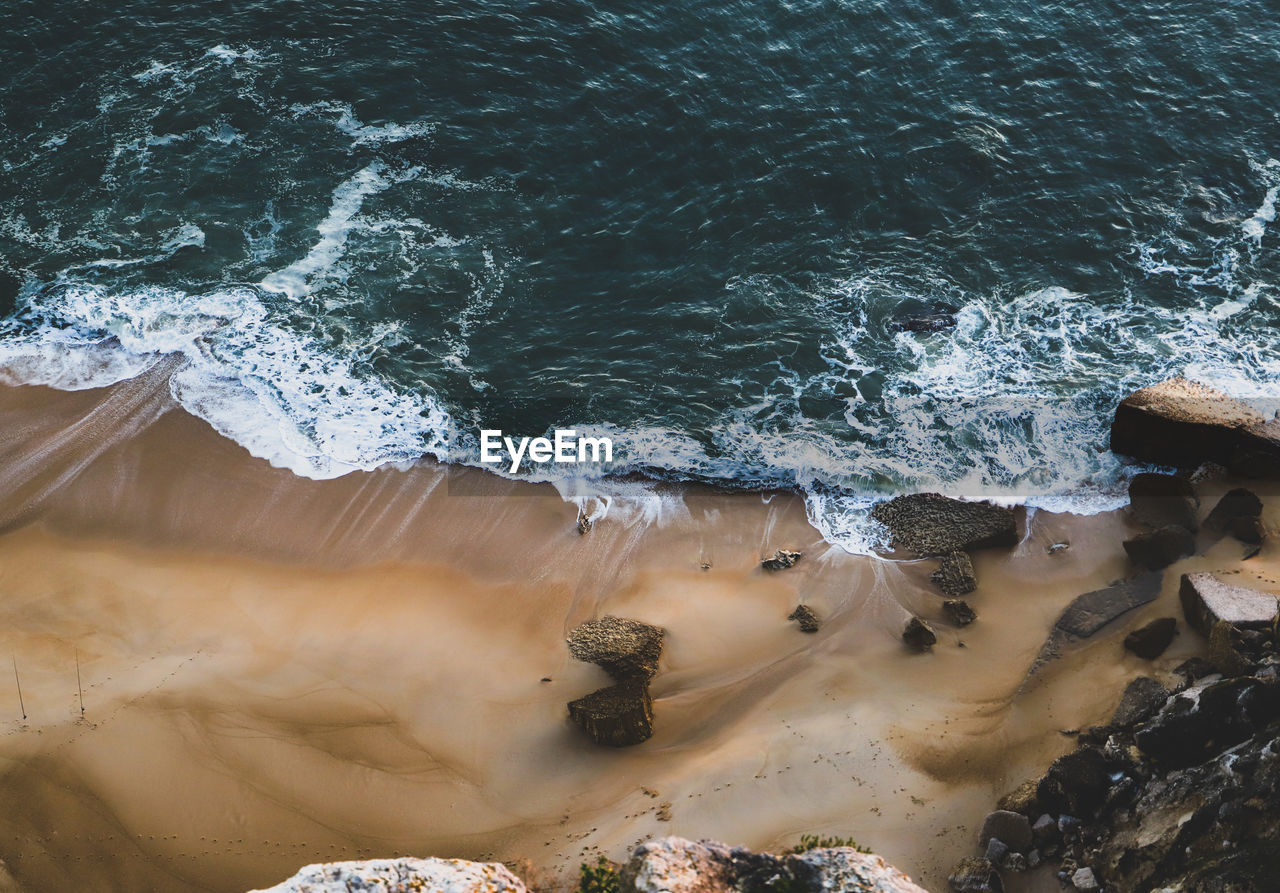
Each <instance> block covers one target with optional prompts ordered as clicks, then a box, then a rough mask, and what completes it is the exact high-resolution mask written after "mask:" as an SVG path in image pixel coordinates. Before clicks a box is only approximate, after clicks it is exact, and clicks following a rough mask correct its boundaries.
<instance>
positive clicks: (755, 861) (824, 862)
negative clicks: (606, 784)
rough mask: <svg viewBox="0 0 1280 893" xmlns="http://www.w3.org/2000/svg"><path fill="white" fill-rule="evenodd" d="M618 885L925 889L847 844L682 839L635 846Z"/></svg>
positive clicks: (658, 891)
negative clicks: (795, 849) (764, 849)
mask: <svg viewBox="0 0 1280 893" xmlns="http://www.w3.org/2000/svg"><path fill="white" fill-rule="evenodd" d="M620 887H621V889H622V890H624V891H627V893H630V891H633V890H634V891H635V893H769V891H778V890H795V891H802V890H803V891H814V893H818V891H831V893H837V891H839V893H925V891H924V889H923V888H921V887H918V886H917V885H915V884H914V883H912V882H911V879H910V878H909V877H907V876H906V875H905V874H903V873H902V872H900V871H898V870H897V869H896V868H894V867H893V866H891V865H889V864H887V863H886V862H885V861H884V860H883V859H882V858H880V857H879V856H876V855H872V854H870V853H861V852H858V851H857V850H856V849H853V848H851V847H831V848H823V849H813V850H809V851H808V852H805V853H800V854H799V855H786V856H774V855H771V854H769V853H755V852H752V851H750V850H747V849H744V848H743V847H729V846H726V845H725V844H723V843H719V842H717V841H714V840H702V841H697V842H694V841H691V840H685V839H684V838H682V837H664V838H660V839H657V840H650V841H648V842H647V843H643V844H641V845H640V846H639V847H637V848H636V850H635V852H633V853H632V855H631V858H630V860H628V862H627V864H626V865H625V866H623V868H622V872H621V884H620Z"/></svg>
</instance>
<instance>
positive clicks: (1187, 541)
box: [1124, 524, 1196, 571]
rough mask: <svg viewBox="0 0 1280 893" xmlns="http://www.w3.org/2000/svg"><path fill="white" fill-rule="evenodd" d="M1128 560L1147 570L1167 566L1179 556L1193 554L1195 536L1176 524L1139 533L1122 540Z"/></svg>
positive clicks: (1156, 569) (1155, 569)
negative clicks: (1131, 537)
mask: <svg viewBox="0 0 1280 893" xmlns="http://www.w3.org/2000/svg"><path fill="white" fill-rule="evenodd" d="M1124 550H1125V552H1127V553H1128V554H1129V560H1130V561H1132V562H1133V563H1134V564H1137V565H1140V566H1142V567H1145V568H1146V569H1147V570H1149V571H1158V570H1160V569H1161V568H1165V567H1168V566H1169V565H1171V564H1173V563H1174V562H1175V561H1177V560H1178V559H1180V558H1186V557H1187V556H1188V555H1194V554H1195V551H1196V537H1195V534H1193V533H1192V532H1191V531H1190V530H1187V528H1185V527H1180V526H1178V525H1177V524H1170V525H1169V526H1168V527H1161V528H1159V529H1157V530H1149V531H1147V532H1146V533H1140V534H1138V535H1137V536H1135V537H1134V538H1133V539H1129V540H1125V541H1124Z"/></svg>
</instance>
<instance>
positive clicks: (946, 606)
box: [942, 598, 978, 626]
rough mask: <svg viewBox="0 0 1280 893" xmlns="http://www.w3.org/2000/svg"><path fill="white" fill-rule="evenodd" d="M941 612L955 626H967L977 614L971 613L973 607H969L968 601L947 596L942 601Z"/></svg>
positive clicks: (976, 617)
mask: <svg viewBox="0 0 1280 893" xmlns="http://www.w3.org/2000/svg"><path fill="white" fill-rule="evenodd" d="M942 613H944V614H946V615H947V619H948V620H950V621H951V622H952V623H954V624H955V625H956V626H968V625H969V624H970V623H973V621H975V620H977V619H978V615H977V614H975V613H973V608H971V607H969V603H968V602H967V601H965V600H964V599H962V598H949V599H947V600H946V601H944V602H943V603H942Z"/></svg>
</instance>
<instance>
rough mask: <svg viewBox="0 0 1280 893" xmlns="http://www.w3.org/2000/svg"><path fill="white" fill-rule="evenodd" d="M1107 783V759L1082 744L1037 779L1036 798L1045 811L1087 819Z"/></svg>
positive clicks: (1100, 804) (1095, 809) (1092, 812)
mask: <svg viewBox="0 0 1280 893" xmlns="http://www.w3.org/2000/svg"><path fill="white" fill-rule="evenodd" d="M1110 784H1111V781H1110V773H1109V771H1108V769H1107V761H1106V758H1105V757H1103V755H1102V753H1101V752H1100V751H1097V750H1095V749H1093V748H1090V747H1083V748H1080V749H1079V750H1077V751H1075V752H1073V753H1069V754H1066V755H1065V756H1061V757H1058V759H1056V760H1054V761H1053V763H1052V765H1050V766H1049V771H1048V772H1046V773H1045V774H1044V777H1043V778H1041V779H1040V784H1039V785H1038V786H1037V788H1036V799H1037V800H1039V802H1040V806H1041V808H1043V809H1045V810H1046V811H1048V812H1051V813H1055V814H1057V815H1059V816H1062V815H1069V816H1081V817H1085V818H1087V817H1090V816H1092V815H1093V814H1094V813H1095V812H1097V810H1098V808H1099V807H1100V806H1102V803H1103V800H1104V799H1105V797H1106V792H1107V788H1108V787H1109V786H1110Z"/></svg>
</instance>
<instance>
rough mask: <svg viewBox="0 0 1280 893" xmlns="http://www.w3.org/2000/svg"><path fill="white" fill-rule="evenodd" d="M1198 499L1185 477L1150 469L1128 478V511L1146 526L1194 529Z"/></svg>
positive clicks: (1196, 524) (1195, 526)
mask: <svg viewBox="0 0 1280 893" xmlns="http://www.w3.org/2000/svg"><path fill="white" fill-rule="evenodd" d="M1199 506H1200V500H1199V499H1198V498H1197V497H1196V494H1195V491H1194V490H1192V489H1191V482H1190V481H1188V480H1187V479H1186V478H1182V477H1178V476H1176V475H1172V474H1155V473H1151V472H1147V473H1143V474H1137V475H1134V476H1133V480H1131V481H1130V482H1129V512H1130V514H1132V515H1133V517H1134V518H1135V519H1137V520H1138V521H1139V522H1140V523H1142V524H1145V525H1147V526H1148V527H1168V526H1169V525H1177V526H1179V527H1185V528H1186V529H1187V530H1190V531H1192V532H1195V530H1196V528H1197V527H1198V526H1199V525H1198V523H1197V521H1196V510H1197V509H1198V508H1199Z"/></svg>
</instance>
